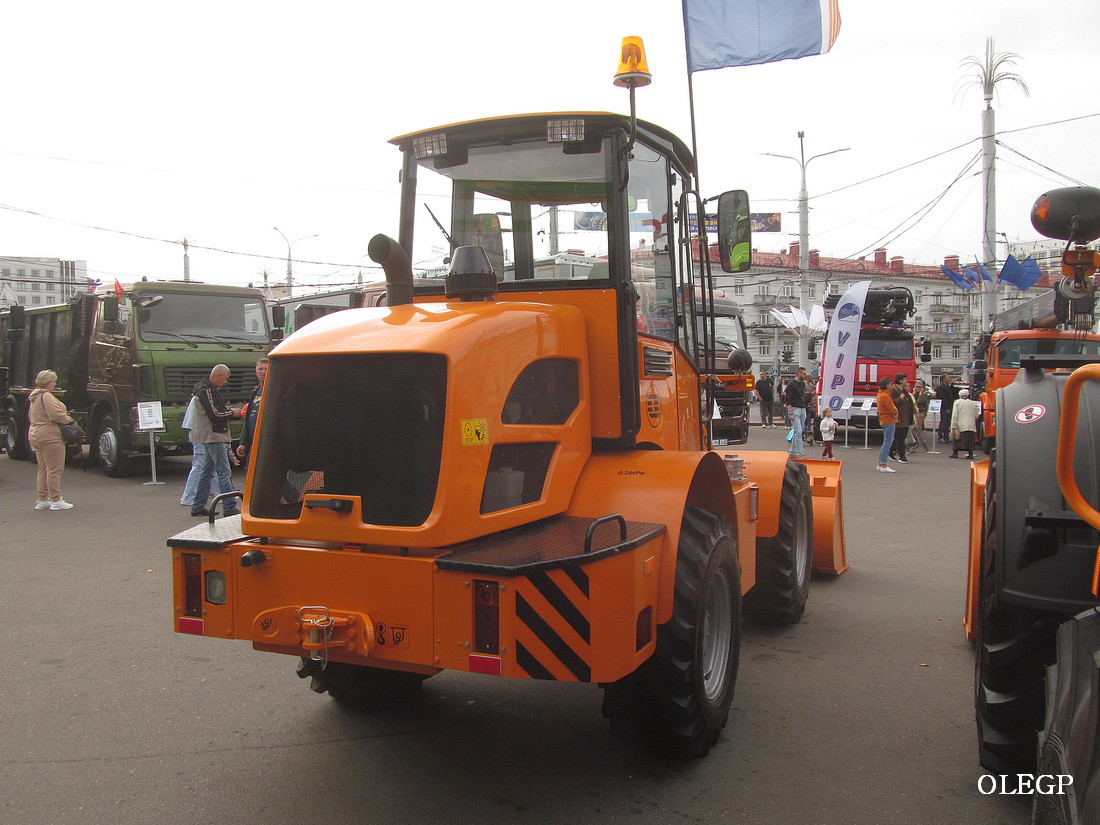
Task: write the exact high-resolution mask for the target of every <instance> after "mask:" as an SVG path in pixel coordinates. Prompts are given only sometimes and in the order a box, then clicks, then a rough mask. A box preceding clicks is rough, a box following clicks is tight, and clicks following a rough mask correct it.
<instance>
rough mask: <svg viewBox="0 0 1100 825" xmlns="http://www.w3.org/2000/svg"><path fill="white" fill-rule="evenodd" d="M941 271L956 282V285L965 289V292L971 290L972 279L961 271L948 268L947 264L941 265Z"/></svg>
mask: <svg viewBox="0 0 1100 825" xmlns="http://www.w3.org/2000/svg"><path fill="white" fill-rule="evenodd" d="M940 272H942V273H943V274H944V275H946V276H947V277H948V278H950V279H951V281H952V282H953V283H954V284H955V286H957V287H958V288H959V289H961V290H963V291H964V292H966V291H968V290H970V288H971V287H972V284H971V283H970V281H969V280H968V279H967V278H966V276H965V275H963V274H962V273H961V272H956V271H955V270H953V269H948V268H947V267H946V266H941V267H940Z"/></svg>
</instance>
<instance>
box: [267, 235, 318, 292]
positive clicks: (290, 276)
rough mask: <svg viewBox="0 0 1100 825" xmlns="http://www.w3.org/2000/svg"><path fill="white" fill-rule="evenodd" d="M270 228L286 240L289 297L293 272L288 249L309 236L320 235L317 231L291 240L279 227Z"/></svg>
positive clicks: (287, 289) (287, 290)
mask: <svg viewBox="0 0 1100 825" xmlns="http://www.w3.org/2000/svg"><path fill="white" fill-rule="evenodd" d="M271 228H272V229H274V230H275V231H276V232H278V233H279V234H280V235H282V236H283V240H284V241H286V297H288V298H290V297H291V293H292V290H293V288H294V287H293V275H294V272H293V270H292V269H291V267H290V250H291V248H292V247H293V246H294V244H296V243H298V241H306V240H309V239H310V238H316V237H317V236H318V235H320V233H319V232H318V233H317V234H316V235H303V236H302V237H300V238H295V239H294V240H293V241H292V240H290V238H288V237H287V236H286V235H284V234H283V231H282V230H281V229H279V227H277V226H273V227H271Z"/></svg>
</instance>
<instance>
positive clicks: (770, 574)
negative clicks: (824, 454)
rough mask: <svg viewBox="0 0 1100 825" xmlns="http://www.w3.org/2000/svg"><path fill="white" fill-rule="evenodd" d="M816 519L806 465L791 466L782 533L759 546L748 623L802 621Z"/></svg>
mask: <svg viewBox="0 0 1100 825" xmlns="http://www.w3.org/2000/svg"><path fill="white" fill-rule="evenodd" d="M813 535H814V514H813V500H812V498H811V496H810V477H809V473H808V472H807V470H806V466H805V465H804V464H800V463H799V462H797V461H788V462H787V468H786V470H784V472H783V488H782V492H781V494H780V500H779V531H778V532H777V533H776V534H775V536H774V537H773V538H770V539H760V540H759V541H758V543H757V554H756V566H757V570H756V575H757V581H756V584H755V585H753V587H752V589H751V590H749V592H748V593H746V594H745V611H744V612H745V617H746V618H749V619H753V620H755V621H760V622H768V623H770V624H793V623H795V622H797V621H798V620H799V619H801V618H802V614H803V613H804V612H805V610H806V600H807V599H808V598H809V595H810V573H811V571H812V569H813Z"/></svg>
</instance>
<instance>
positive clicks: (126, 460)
mask: <svg viewBox="0 0 1100 825" xmlns="http://www.w3.org/2000/svg"><path fill="white" fill-rule="evenodd" d="M94 443H95V452H96V460H97V461H99V466H100V467H102V468H103V474H104V475H107V476H110V477H111V478H120V477H122V476H126V475H129V474H130V472H131V471H132V469H133V462H132V460H131V458H130V456H129V455H128V453H129V449H130V445H129V443H128V440H127V439H125V437H124V436H123V434H122V433H121V432H120V431H119V429H118V425H117V424H116V423H115V417H114V415H112V414H111V413H107V414H106V415H104V416H103V417H102V418H100V419H99V427H98V429H97V432H96V438H95V442H94Z"/></svg>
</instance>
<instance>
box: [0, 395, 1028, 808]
mask: <svg viewBox="0 0 1100 825" xmlns="http://www.w3.org/2000/svg"><path fill="white" fill-rule="evenodd" d="M754 412H755V411H754ZM784 433H785V431H784V430H783V429H781V428H779V429H774V430H761V429H760V428H758V427H754V428H753V430H752V434H751V444H750V445H749V448H751V449H780V448H785V446H786V445H785V442H784V441H783V435H784ZM868 444H869V446H870V447H871V448H872V449H862V448H863V434H862V432H860V431H853V432H852V433H851V434H850V436H849V446H848V447H844V431H843V429H841V430H840V436H839V438H838V441H837V442H836V445H837V446H836V447H835V453H836V455H837V456H838V457H839V458H841V459H843V461H844V476H843V495H844V508H845V525H846V537H847V556H848V562H849V564H850V565H851V569H850V570H849V571H848V572H846V573H844V574H843V575H841V576H839V577H836V578H818V577H815V579H814V582H813V585H812V587H811V591H810V601H809V604H808V607H807V610H806V614H805V616H804V618H803V620H802V622H801V623H799V624H798V625H794V626H791V627H780V628H773V627H762V626H758V625H751V624H747V625H746V626H745V634H744V640H743V649H742V659H741V668H740V675H739V679H738V684H737V694H736V698H735V700H734V711H733V715H732V717H731V720H730V724H729V725H728V726H727V728H726V731H725V733H724V735H723V736H722V739H721V741H720V742H719V743H718V744H717V745H716V746H715V748H714V749H713V750H712V751H711V753H710V756H708V757H707V758H706V759H701V760H690V761H676V760H667V759H660V758H656V757H653V756H650V755H647V754H644V753H641V752H638V751H635V750H633V749H631V748H629V747H627V746H624V745H622V744H621V743H619V742H618V741H617V740H615V739H613V738H611V737H610V736H609V735H608V734H607V723H606V721H605V720H604V719H602V718H601V715H600V701H601V692H600V690H599V688H597V687H596V686H591V685H575V684H556V683H545V682H527V681H520V680H508V679H500V678H494V677H488V676H477V675H468V674H457V673H444V674H440V675H439V676H436V677H434V678H432V679H430V680H429V681H428V682H426V683H425V686H424V691H423V693H422V695H421V696H420V697H418V698H417V699H415V700H413V701H412V702H410V703H407V704H406V705H403V706H401V707H400V708H397V709H393V710H390V711H387V712H385V713H375V714H369V713H353V712H349V711H345V710H342V709H340V708H339V707H338V706H337V705H336V704H335V703H334V702H332V701H331V700H330V699H329V698H328V697H327V696H318V695H315V694H313V693H312V692H310V691H309V689H308V686H307V684H306V683H305V682H304V681H302V680H299V679H297V678H296V677H295V675H294V664H295V661H294V660H292V659H290V658H288V657H283V656H278V655H273V654H266V653H258V652H254V651H252V650H251V647H250V646H249V645H248V644H246V643H243V642H229V641H222V640H213V639H203V638H200V637H194V636H184V635H179V634H175V633H173V632H172V606H171V582H170V577H169V576H170V557H169V551H168V549H167V547H166V544H165V542H166V539H167V538H168V537H169V536H171V535H173V534H174V533H176V532H179V531H181V530H183V529H185V528H187V527H190V526H191V525H192V524H194V523H195V520H194V519H192V518H191V517H190V515H189V511H188V509H187V508H185V507H181V506H180V505H179V503H178V502H179V494H180V491H181V490H182V487H183V479H184V476H185V474H186V472H187V469H188V466H189V462H188V461H187V460H185V459H175V458H173V459H165V460H162V461H161V462H159V464H158V470H157V473H158V478H159V480H161V481H163V482H165V483H164V484H163V485H158V486H152V485H148V484H146V483H145V482H148V481H149V480H150V472H149V467H148V464H144V465H139V466H140V469H141V472H140V473H139V474H138V475H135V476H134V477H131V478H125V479H109V478H105V477H103V476H102V475H101V474H100V473H99V472H98V471H96V470H93V469H88V470H86V471H84V470H82V469H81V468H80V466H79V465H76V466H71V467H69V469H68V470H67V471H66V472H65V474H64V477H63V481H62V484H63V490H64V495H65V497H66V499H68V500H69V501H71V502H73V503H74V504H75V508H74V509H73V510H70V511H66V512H54V511H36V510H34V507H33V504H34V498H35V495H34V472H35V467H34V465H32V464H28V463H25V462H20V461H10V460H8V458H7V457H6V456H0V564H2V569H3V575H2V576H0V626H2V627H3V633H2V634H0V656H2V661H3V662H4V678H3V679H2V680H0V763H2V765H3V775H4V780H3V782H2V783H0V822H2V823H11V825H68V823H104V822H110V823H112V825H129V823H135V824H136V823H142V824H143V825H145V824H146V823H151V822H155V823H157V825H177V823H178V825H185V824H186V825H197V824H198V823H217V825H233V823H263V825H284V824H285V825H301V824H302V823H312V822H323V823H326V825H334V824H337V823H371V824H372V825H373V824H374V823H416V824H417V825H419V824H420V823H423V824H424V825H427V824H428V823H433V824H434V823H438V822H447V823H449V825H458V824H459V823H479V825H481V824H483V823H486V822H500V823H509V824H511V823H570V825H575V823H577V822H586V823H592V825H602V823H619V822H622V823H625V822H630V823H632V825H639V824H640V825H650V824H652V825H669V823H679V822H685V823H692V822H700V823H719V822H737V823H747V824H748V825H755V823H761V824H763V823H783V824H784V825H787V824H788V823H793V822H804V823H815V824H817V825H832V824H833V823H835V825H863V824H864V823H866V825H908V823H912V825H951V824H952V823H960V825H961V823H966V825H1017V823H1018V824H1019V825H1023V823H1026V822H1028V821H1029V811H1030V808H1029V806H1028V800H1027V799H1024V798H1021V797H1018V796H996V795H983V794H982V793H980V792H979V789H978V778H979V776H981V770H980V768H979V767H978V764H977V748H976V743H975V734H974V722H973V709H972V680H973V649H972V646H971V645H970V644H969V643H968V642H967V641H966V638H965V636H964V634H963V629H962V611H963V595H964V594H963V591H964V585H965V581H966V554H967V547H966V542H967V539H966V533H967V518H968V515H967V496H968V484H969V462H967V461H959V460H950V459H948V457H947V453H946V452H944V453H942V454H939V455H928V454H924V453H918V454H917V455H915V456H913V457H912V460H911V463H910V464H908V465H898V464H893V465H892V466H894V467H895V468H896V469H897V472H896V473H893V474H886V473H879V472H878V471H877V470H876V469H875V466H876V461H877V459H876V451H875V449H877V446H878V445H877V434H875V433H872V434H871V435H870V436H869V439H868ZM820 449H821V448H820V447H819V446H818V447H810V448H807V452H808V455H809V456H810V457H816V456H819V455H820ZM237 480H238V483H243V474H240V473H239V472H238V476H237Z"/></svg>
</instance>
